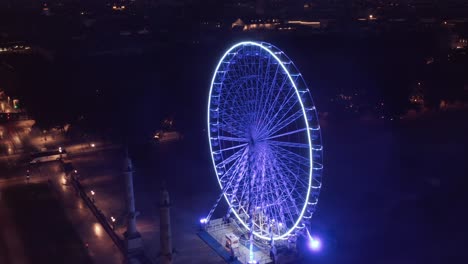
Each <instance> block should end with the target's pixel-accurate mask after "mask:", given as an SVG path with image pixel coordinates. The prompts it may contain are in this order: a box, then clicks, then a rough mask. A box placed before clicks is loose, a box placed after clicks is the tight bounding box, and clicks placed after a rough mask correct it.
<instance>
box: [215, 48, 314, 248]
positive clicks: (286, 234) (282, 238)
mask: <svg viewBox="0 0 468 264" xmlns="http://www.w3.org/2000/svg"><path fill="white" fill-rule="evenodd" d="M263 44H266V45H269V46H272V47H274V46H273V45H271V44H269V43H266V42H253V41H242V42H239V43H237V44H235V45H233V46H231V48H229V49H228V50H227V51H226V52H225V53H224V55H223V56H222V57H221V59H220V60H219V62H218V65H217V66H216V69H215V71H214V74H213V78H212V79H211V85H210V92H209V95H208V111H207V127H208V142H209V144H210V152H211V161H212V162H213V167H214V169H215V172H216V178H217V180H218V184H219V187H220V188H221V190H223V185H222V184H221V181H220V180H219V176H218V171H217V169H216V163H215V160H214V156H213V148H212V146H211V140H210V139H211V132H210V106H211V93H212V91H213V84H214V81H215V79H216V76H217V74H218V70H219V67H220V66H221V63H223V61H224V59H225V58H226V56H227V55H228V54H229V53H230V52H231V51H232V50H234V49H236V48H237V47H239V46H248V45H253V46H257V47H260V48H262V49H263V50H265V51H267V52H268V53H269V54H270V55H271V56H272V57H273V58H275V60H276V61H277V62H278V64H279V65H281V67H282V69H283V70H284V71H285V72H286V74H287V75H288V78H289V81H290V82H291V83H292V85H293V87H294V90H295V92H296V95H297V97H298V98H299V103H300V105H301V108H302V114H303V117H304V121H305V124H306V127H307V139H308V141H309V146H310V147H309V162H310V170H309V187H308V189H307V195H306V200H305V201H306V202H305V203H304V206H303V207H302V210H301V213H300V215H299V217H298V218H297V221H296V222H295V223H294V225H293V227H291V228H290V229H289V230H288V231H287V232H286V233H284V234H282V235H280V236H276V237H273V240H284V239H287V238H288V236H289V235H290V234H291V233H292V232H293V231H294V230H295V229H296V228H298V225H299V223H300V222H301V221H302V218H303V217H304V213H305V211H306V209H307V206H308V201H309V197H310V191H311V187H312V178H313V164H314V162H313V156H312V148H313V146H312V140H311V137H310V127H309V122H308V121H307V115H306V112H305V107H304V104H303V103H302V100H301V96H300V94H299V90H298V89H297V87H296V83H295V82H294V80H293V79H292V77H291V74H290V73H289V71H288V70H287V69H286V66H284V64H283V62H282V61H281V60H280V59H279V58H278V56H276V55H275V54H274V52H273V51H271V50H270V49H269V48H267V47H265V46H263ZM278 50H279V49H278ZM279 51H281V50H279ZM285 55H286V54H285ZM286 57H287V56H286ZM288 59H289V58H288ZM291 62H292V61H291ZM294 67H295V66H294ZM301 78H302V77H301ZM304 84H305V82H304ZM305 88H306V89H307V87H305ZM223 196H224V199H225V200H226V202H227V203H228V205H229V208H232V206H231V203H230V202H229V199H228V198H227V196H226V193H223ZM231 211H232V212H233V213H234V215H235V216H236V218H237V219H238V220H239V221H240V223H241V224H242V225H243V226H244V227H245V228H246V229H247V230H249V231H250V229H249V227H248V225H247V224H246V223H244V221H242V219H241V218H240V217H239V215H238V214H237V212H236V210H231ZM252 233H253V234H254V235H255V236H257V237H259V238H261V239H264V240H271V237H265V236H262V235H259V234H258V233H256V232H252Z"/></svg>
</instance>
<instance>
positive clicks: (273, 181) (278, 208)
mask: <svg viewBox="0 0 468 264" xmlns="http://www.w3.org/2000/svg"><path fill="white" fill-rule="evenodd" d="M269 163H270V166H269V167H270V170H271V171H272V175H276V174H277V173H278V172H277V171H276V170H275V167H274V165H271V163H272V160H271V159H269ZM277 178H278V177H274V178H273V180H272V182H271V185H272V189H273V190H275V194H276V198H273V197H272V199H271V203H272V204H274V206H273V209H272V210H274V211H275V212H276V213H275V215H276V216H277V217H278V216H279V217H280V218H281V221H282V222H284V224H285V225H286V223H287V221H286V219H285V216H284V214H282V213H281V209H280V206H279V205H278V204H277V201H278V200H279V199H280V197H281V194H280V193H279V190H281V189H280V188H279V187H278V184H277V183H276V179H277Z"/></svg>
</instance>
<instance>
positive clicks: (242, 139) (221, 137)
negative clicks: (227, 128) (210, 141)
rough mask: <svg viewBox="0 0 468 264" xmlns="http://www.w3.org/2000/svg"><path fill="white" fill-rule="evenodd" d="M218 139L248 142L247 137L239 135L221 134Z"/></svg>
mask: <svg viewBox="0 0 468 264" xmlns="http://www.w3.org/2000/svg"><path fill="white" fill-rule="evenodd" d="M218 139H220V140H224V141H231V142H232V141H234V142H248V140H247V139H245V138H238V137H226V136H219V137H218Z"/></svg>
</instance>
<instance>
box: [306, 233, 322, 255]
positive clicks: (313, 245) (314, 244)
mask: <svg viewBox="0 0 468 264" xmlns="http://www.w3.org/2000/svg"><path fill="white" fill-rule="evenodd" d="M307 236H308V237H309V241H308V242H307V245H308V246H309V249H310V250H312V251H320V249H322V241H320V238H318V237H316V236H311V235H310V233H309V230H307Z"/></svg>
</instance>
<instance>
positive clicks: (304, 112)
mask: <svg viewBox="0 0 468 264" xmlns="http://www.w3.org/2000/svg"><path fill="white" fill-rule="evenodd" d="M208 139H209V143H210V151H211V156H212V161H213V165H214V169H215V172H216V175H217V178H218V182H219V186H220V188H221V191H222V194H221V196H220V197H224V199H225V200H226V201H227V203H228V205H229V208H230V212H232V213H233V214H234V215H235V218H236V219H237V221H238V223H240V225H241V226H243V227H244V228H246V229H247V230H249V232H250V233H251V234H253V235H254V236H255V237H257V238H259V239H262V240H268V241H271V240H282V239H287V238H289V237H290V236H293V235H296V234H297V232H300V231H304V230H306V226H307V224H308V222H309V221H308V219H310V218H311V217H312V214H313V213H314V211H315V207H316V205H317V201H318V196H319V192H320V188H321V186H322V170H323V165H322V142H321V134H320V125H319V121H318V116H317V110H316V108H315V105H314V103H313V101H312V97H311V95H310V91H309V89H308V88H307V86H306V83H305V81H304V80H303V78H302V75H301V73H300V72H299V71H298V69H297V68H296V67H295V65H294V64H293V62H292V61H291V60H290V59H289V58H288V57H287V56H286V54H284V52H282V51H281V50H279V49H278V48H276V47H275V46H273V45H271V44H269V43H265V42H250V41H247V42H240V43H238V44H235V45H233V46H232V47H231V48H229V50H227V51H226V52H225V53H224V55H223V56H222V58H221V59H220V61H219V63H218V65H217V67H216V70H215V72H214V75H213V79H212V81H211V88H210V94H209V102H208ZM220 199H221V198H220ZM218 201H219V200H218ZM208 218H209V217H208ZM205 221H206V220H205ZM307 233H308V232H307Z"/></svg>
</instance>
